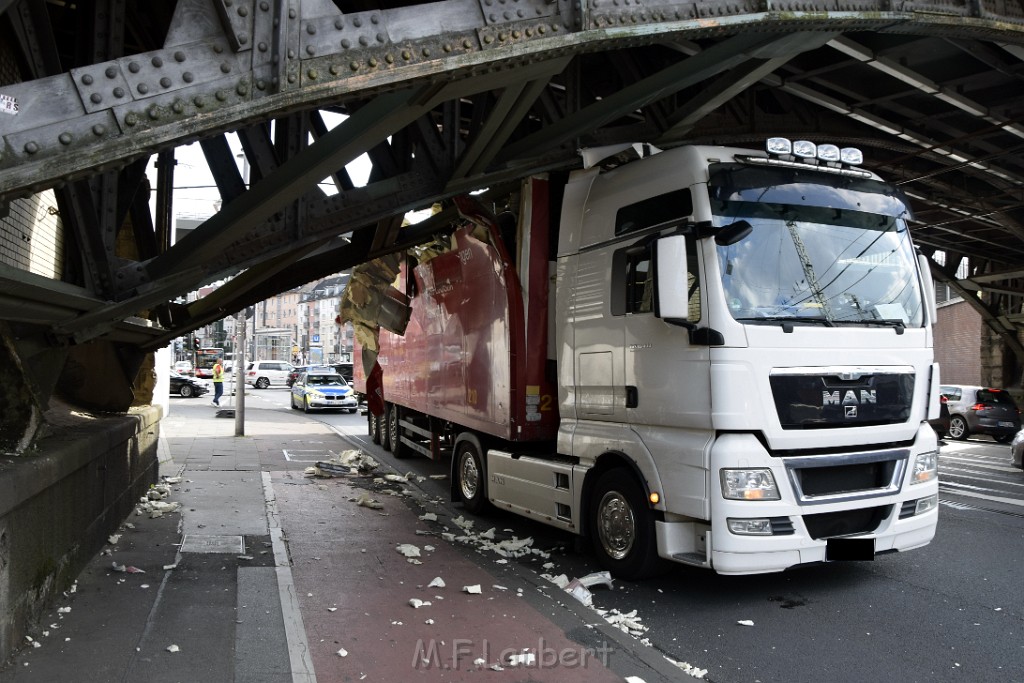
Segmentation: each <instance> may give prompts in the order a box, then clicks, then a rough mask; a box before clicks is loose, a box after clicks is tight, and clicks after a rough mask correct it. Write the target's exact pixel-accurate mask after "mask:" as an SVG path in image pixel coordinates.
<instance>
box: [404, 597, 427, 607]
mask: <svg viewBox="0 0 1024 683" xmlns="http://www.w3.org/2000/svg"><path fill="white" fill-rule="evenodd" d="M409 604H410V605H412V608H413V609H419V608H420V607H430V605H431V603H430V601H429V600H420V599H419V598H409Z"/></svg>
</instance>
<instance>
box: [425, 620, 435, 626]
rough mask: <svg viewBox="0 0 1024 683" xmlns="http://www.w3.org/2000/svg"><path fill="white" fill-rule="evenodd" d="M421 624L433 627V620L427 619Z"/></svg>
mask: <svg viewBox="0 0 1024 683" xmlns="http://www.w3.org/2000/svg"><path fill="white" fill-rule="evenodd" d="M423 623H424V624H426V625H427V626H433V625H434V620H433V619H427V620H426V621H424V622H423Z"/></svg>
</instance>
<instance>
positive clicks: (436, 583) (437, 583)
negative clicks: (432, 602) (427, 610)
mask: <svg viewBox="0 0 1024 683" xmlns="http://www.w3.org/2000/svg"><path fill="white" fill-rule="evenodd" d="M427 588H444V579H442V578H441V577H440V576H435V577H434V578H433V579H432V580H431V582H430V583H428V584H427Z"/></svg>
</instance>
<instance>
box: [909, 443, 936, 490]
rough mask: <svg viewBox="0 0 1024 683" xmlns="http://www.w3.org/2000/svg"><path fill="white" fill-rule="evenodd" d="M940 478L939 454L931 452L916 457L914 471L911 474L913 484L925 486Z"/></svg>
mask: <svg viewBox="0 0 1024 683" xmlns="http://www.w3.org/2000/svg"><path fill="white" fill-rule="evenodd" d="M938 476H939V452H938V451H929V452H927V453H918V454H917V455H915V456H914V469H913V471H911V473H910V483H911V484H923V483H925V482H928V481H933V480H934V479H935V478H937V477H938Z"/></svg>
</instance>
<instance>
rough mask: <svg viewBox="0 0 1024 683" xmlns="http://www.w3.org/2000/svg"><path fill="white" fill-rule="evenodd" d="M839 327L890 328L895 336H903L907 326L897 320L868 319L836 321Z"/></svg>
mask: <svg viewBox="0 0 1024 683" xmlns="http://www.w3.org/2000/svg"><path fill="white" fill-rule="evenodd" d="M835 322H836V323H839V324H840V325H872V326H874V327H891V328H893V329H895V330H896V334H903V330H905V329H906V327H907V324H906V323H905V322H903V321H902V320H900V319H899V318H869V319H867V320H836V321H835Z"/></svg>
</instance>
